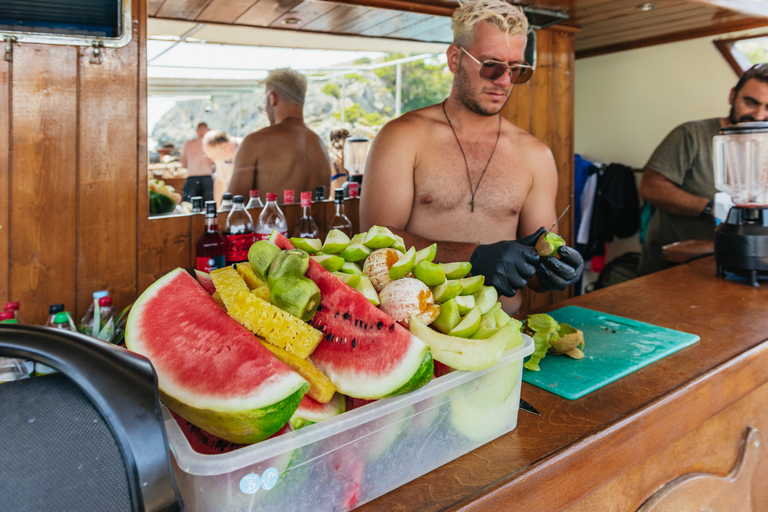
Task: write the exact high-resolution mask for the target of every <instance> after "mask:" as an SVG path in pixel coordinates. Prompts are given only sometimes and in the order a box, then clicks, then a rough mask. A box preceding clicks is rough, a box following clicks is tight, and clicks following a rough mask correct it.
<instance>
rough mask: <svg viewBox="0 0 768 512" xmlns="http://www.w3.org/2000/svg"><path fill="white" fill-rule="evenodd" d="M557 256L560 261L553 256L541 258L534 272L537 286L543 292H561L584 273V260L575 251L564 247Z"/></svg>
mask: <svg viewBox="0 0 768 512" xmlns="http://www.w3.org/2000/svg"><path fill="white" fill-rule="evenodd" d="M557 254H558V255H559V256H560V259H557V258H555V257H553V256H546V257H543V258H541V263H540V264H539V267H538V269H537V270H536V275H537V276H538V278H539V284H541V286H542V287H544V289H545V290H550V291H551V290H563V289H565V288H566V287H568V286H570V285H572V284H573V283H575V282H576V281H578V280H579V277H580V276H581V273H582V272H583V271H584V259H582V257H581V254H579V253H578V251H576V250H575V249H573V248H571V247H567V246H565V245H564V246H562V247H560V248H559V249H558V250H557Z"/></svg>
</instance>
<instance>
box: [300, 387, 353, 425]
mask: <svg viewBox="0 0 768 512" xmlns="http://www.w3.org/2000/svg"><path fill="white" fill-rule="evenodd" d="M345 410H346V398H345V397H344V395H341V394H339V393H335V394H334V395H333V398H331V400H330V401H329V402H328V403H327V404H323V403H320V402H318V401H317V400H315V399H314V398H311V397H310V396H309V395H304V398H302V399H301V403H300V404H299V408H298V409H296V412H294V413H293V416H291V420H290V421H289V422H288V424H289V425H290V427H291V430H299V429H300V428H303V427H308V426H309V425H312V424H314V423H317V422H318V421H323V420H327V419H329V418H333V417H334V416H338V415H339V414H341V413H343V412H344V411H345Z"/></svg>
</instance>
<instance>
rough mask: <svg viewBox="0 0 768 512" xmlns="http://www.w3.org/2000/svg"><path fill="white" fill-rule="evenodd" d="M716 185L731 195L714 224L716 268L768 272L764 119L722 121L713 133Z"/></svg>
mask: <svg viewBox="0 0 768 512" xmlns="http://www.w3.org/2000/svg"><path fill="white" fill-rule="evenodd" d="M713 143H714V148H713V149H714V168H715V188H717V190H719V191H721V192H725V193H727V194H728V195H730V196H731V198H732V199H733V203H734V207H733V208H731V211H730V212H729V213H728V217H727V219H726V220H725V222H721V223H720V225H719V226H718V227H717V228H716V229H715V262H716V263H717V274H718V275H720V276H723V275H725V273H726V272H730V273H733V274H735V275H737V276H740V277H746V278H747V279H749V281H750V284H752V285H753V286H757V285H758V281H759V280H761V279H766V278H768V122H749V123H739V124H735V125H731V126H726V127H723V128H721V129H720V135H717V136H715V138H714V141H713Z"/></svg>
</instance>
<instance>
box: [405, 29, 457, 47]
mask: <svg viewBox="0 0 768 512" xmlns="http://www.w3.org/2000/svg"><path fill="white" fill-rule="evenodd" d="M414 39H416V40H417V41H424V42H428V43H446V44H449V43H451V42H452V41H453V27H452V26H451V25H450V24H448V25H442V26H438V27H435V28H433V29H432V30H427V31H425V32H422V33H421V34H419V35H417V36H414Z"/></svg>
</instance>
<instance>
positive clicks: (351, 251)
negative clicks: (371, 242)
mask: <svg viewBox="0 0 768 512" xmlns="http://www.w3.org/2000/svg"><path fill="white" fill-rule="evenodd" d="M367 234H368V233H358V234H357V235H355V236H353V237H352V240H351V241H350V242H349V245H348V246H347V248H346V249H344V252H342V253H341V257H342V258H344V259H345V260H347V261H362V260H364V259H365V258H367V257H368V255H369V254H371V253H372V252H373V249H371V248H370V247H368V246H367V245H365V243H364V242H365V237H366V235H367Z"/></svg>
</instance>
